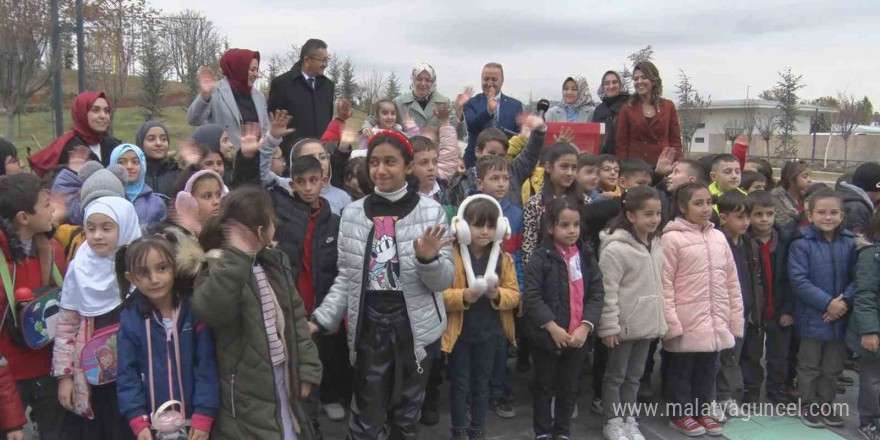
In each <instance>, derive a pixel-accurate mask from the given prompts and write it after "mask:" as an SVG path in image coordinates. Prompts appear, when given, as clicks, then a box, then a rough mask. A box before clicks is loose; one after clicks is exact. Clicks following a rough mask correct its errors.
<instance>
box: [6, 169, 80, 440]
mask: <svg viewBox="0 0 880 440" xmlns="http://www.w3.org/2000/svg"><path fill="white" fill-rule="evenodd" d="M53 213H54V209H53V207H52V205H51V204H50V203H49V190H48V189H46V186H45V184H44V183H43V181H42V180H40V178H38V177H36V176H34V175H33V174H17V175H9V176H2V177H0V252H3V262H0V264H3V265H4V266H5V267H2V268H0V277H2V278H3V282H2V283H0V288H2V289H3V294H2V295H0V310H3V313H4V315H5V320H4V323H5V325H3V327H2V328H0V352H2V353H3V356H4V357H6V359H8V360H9V368H10V370H11V372H12V376H13V378H14V379H15V382H16V387H17V388H18V391H19V394H20V395H21V400H22V404H23V406H25V407H27V406H30V407H31V408H32V409H33V413H32V417H33V418H34V421H35V422H36V423H37V424H38V425H39V427H40V436H41V438H43V439H47V440H49V439H60V438H61V437H62V430H61V428H62V425H63V421H64V417H65V411H64V408H62V407H61V404H60V403H59V402H58V398H57V394H58V391H57V390H58V381H57V379H56V378H54V377H51V376H50V375H49V372H50V367H51V360H52V347H51V346H48V347H44V348H41V349H39V350H33V349H30V348H28V347H25V346H23V345H18V344H17V343H15V342H14V340H13V337H12V335H11V332H12V331H13V327H12V326H13V324H14V323H13V315H12V313H11V309H10V307H9V306H10V305H9V298H11V299H12V300H13V301H14V304H12V307H16V305H21V304H23V303H26V302H29V301H33V300H34V299H35V295H34V292H35V291H37V290H38V289H41V288H44V287H49V286H55V287H60V286H59V285H58V282H57V281H56V280H55V279H54V278H55V277H54V276H53V272H55V271H56V269H57V272H58V273H60V274H63V273H64V271H65V270H66V268H67V262H66V261H65V259H64V251H63V250H62V249H61V246H60V245H59V244H58V243H57V242H56V241H55V240H53V239H51V238H49V236H48V234H49V233H50V232H51V231H52V229H53V224H52V216H53ZM13 274H14V276H13ZM7 285H8V286H11V289H12V290H13V292H9V291H8V290H7ZM19 319H20V317H19Z"/></svg>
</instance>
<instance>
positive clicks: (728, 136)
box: [722, 119, 745, 144]
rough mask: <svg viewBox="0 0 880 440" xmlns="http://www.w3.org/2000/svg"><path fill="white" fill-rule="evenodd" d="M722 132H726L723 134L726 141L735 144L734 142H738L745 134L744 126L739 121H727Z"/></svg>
mask: <svg viewBox="0 0 880 440" xmlns="http://www.w3.org/2000/svg"><path fill="white" fill-rule="evenodd" d="M722 130H724V132H723V133H722V134H723V135H724V140H726V141H727V142H730V143H731V144H733V143H734V142H736V138H738V137H739V136H740V135H741V134H743V131H744V130H745V129H744V127H743V124H741V123H740V122H739V121H738V120H736V119H733V120H728V121H726V122H725V123H724V126H723V128H722Z"/></svg>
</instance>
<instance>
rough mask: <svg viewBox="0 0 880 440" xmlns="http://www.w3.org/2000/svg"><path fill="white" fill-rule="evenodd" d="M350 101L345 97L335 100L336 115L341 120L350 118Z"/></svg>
mask: <svg viewBox="0 0 880 440" xmlns="http://www.w3.org/2000/svg"><path fill="white" fill-rule="evenodd" d="M351 114H352V111H351V101H349V100H347V99H340V100H339V101H337V102H336V117H337V118H339V119H342V120H343V121H347V120H348V119H349V118H351Z"/></svg>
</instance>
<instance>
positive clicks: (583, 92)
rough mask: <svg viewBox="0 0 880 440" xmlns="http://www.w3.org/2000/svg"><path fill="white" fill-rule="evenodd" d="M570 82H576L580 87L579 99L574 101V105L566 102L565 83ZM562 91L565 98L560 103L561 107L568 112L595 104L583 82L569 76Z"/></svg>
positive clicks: (563, 84)
mask: <svg viewBox="0 0 880 440" xmlns="http://www.w3.org/2000/svg"><path fill="white" fill-rule="evenodd" d="M569 81H574V83H575V84H577V86H578V98H577V99H576V100H575V101H574V104H569V103H567V102H565V93H564V91H565V83H567V82H569ZM562 90H563V96H562V99H561V100H560V101H559V105H560V106H561V107H563V108H564V109H565V110H566V111H577V110H578V109H579V108H580V107H583V106H584V105H587V104H592V102H593V97H592V96H590V91H589V90H587V87H585V84H583V81H578V80H577V79H575V78H574V77H571V76H569V77H568V78H565V81H562Z"/></svg>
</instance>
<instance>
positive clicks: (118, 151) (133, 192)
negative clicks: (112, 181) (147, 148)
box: [110, 144, 147, 203]
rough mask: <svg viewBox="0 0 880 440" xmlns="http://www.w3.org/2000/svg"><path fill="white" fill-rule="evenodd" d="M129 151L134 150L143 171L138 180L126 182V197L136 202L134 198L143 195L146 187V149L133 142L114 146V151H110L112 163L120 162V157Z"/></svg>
mask: <svg viewBox="0 0 880 440" xmlns="http://www.w3.org/2000/svg"><path fill="white" fill-rule="evenodd" d="M129 151H134V154H136V155H137V158H138V161H139V162H140V163H141V173H140V174H139V175H138V178H137V180H135V181H134V182H128V181H126V183H125V198H127V199H128V200H129V201H130V202H132V203H134V200H135V199H136V198H137V197H138V196H139V195H141V191H143V189H144V180H146V178H147V157H146V156H144V151H143V150H141V149H140V148H138V147H137V146H135V145H132V144H122V145H120V146H118V147H116V148H114V149H113V152H112V153H110V163H111V164H117V163H119V158H120V157H122V155H123V154H125V153H127V152H129Z"/></svg>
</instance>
